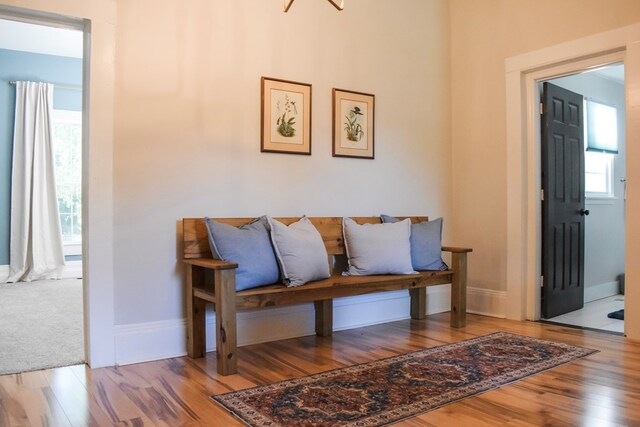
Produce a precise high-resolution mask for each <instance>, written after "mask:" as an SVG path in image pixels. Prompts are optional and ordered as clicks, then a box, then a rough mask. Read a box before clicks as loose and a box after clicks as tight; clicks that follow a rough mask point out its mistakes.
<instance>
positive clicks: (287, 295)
mask: <svg viewBox="0 0 640 427" xmlns="http://www.w3.org/2000/svg"><path fill="white" fill-rule="evenodd" d="M372 278H373V280H368V281H357V282H351V283H350V282H333V283H332V282H329V283H326V284H325V286H313V285H311V286H307V285H305V286H300V287H299V288H297V289H296V290H295V292H286V291H285V292H268V293H262V294H258V293H255V294H253V295H243V294H242V293H238V294H237V296H236V302H237V306H238V307H239V308H260V307H270V306H275V305H285V304H297V303H302V302H310V301H318V300H324V299H331V298H341V297H347V296H355V295H365V294H370V293H374V292H387V291H397V290H399V289H412V288H418V287H425V286H432V285H440V284H445V283H449V282H450V281H451V280H450V278H451V276H450V275H442V274H440V275H433V276H423V275H410V276H408V277H401V278H399V277H398V276H367V279H372ZM327 284H328V286H327Z"/></svg>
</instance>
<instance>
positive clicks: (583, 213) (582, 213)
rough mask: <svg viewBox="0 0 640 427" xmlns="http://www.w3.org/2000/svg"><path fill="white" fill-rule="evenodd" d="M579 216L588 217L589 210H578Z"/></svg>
mask: <svg viewBox="0 0 640 427" xmlns="http://www.w3.org/2000/svg"><path fill="white" fill-rule="evenodd" d="M580 215H582V216H585V215H589V209H580Z"/></svg>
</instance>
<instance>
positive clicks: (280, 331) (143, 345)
mask: <svg viewBox="0 0 640 427" xmlns="http://www.w3.org/2000/svg"><path fill="white" fill-rule="evenodd" d="M449 298H450V287H449V285H441V286H433V287H430V288H427V313H428V314H435V313H441V312H444V311H448V310H449V307H450V303H449ZM409 302H410V298H409V294H408V292H407V291H393V292H385V293H379V294H371V295H363V296H355V297H348V298H339V299H336V300H334V308H333V329H334V330H335V331H340V330H345V329H352V328H358V327H362V326H368V325H374V324H378V323H386V322H392V321H394V320H401V319H407V318H409ZM237 319H238V345H240V346H243V345H250V344H257V343H261V342H267V341H276V340H282V339H287V338H295V337H301V336H307V335H313V334H315V317H314V308H313V304H300V305H291V306H284V307H273V308H263V309H260V310H247V311H241V312H239V313H238V316H237ZM206 322H207V337H206V338H207V347H206V348H207V351H214V350H215V331H216V328H215V316H214V313H213V312H207V318H206ZM115 335H116V339H115V340H116V342H115V344H116V363H117V364H118V365H128V364H132V363H139V362H146V361H151V360H159V359H165V358H170V357H180V356H184V355H185V354H186V353H187V351H186V321H185V319H175V320H166V321H159V322H148V323H138V324H131V325H119V326H116V327H115Z"/></svg>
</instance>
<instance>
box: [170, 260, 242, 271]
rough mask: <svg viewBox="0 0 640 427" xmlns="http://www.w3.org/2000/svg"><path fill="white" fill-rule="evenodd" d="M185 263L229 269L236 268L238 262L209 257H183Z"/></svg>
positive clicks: (216, 268) (215, 268)
mask: <svg viewBox="0 0 640 427" xmlns="http://www.w3.org/2000/svg"><path fill="white" fill-rule="evenodd" d="M182 262H184V263H185V264H191V265H197V266H198V267H204V268H209V269H211V270H231V269H234V268H238V263H236V262H229V261H220V260H217V259H211V258H194V259H183V260H182Z"/></svg>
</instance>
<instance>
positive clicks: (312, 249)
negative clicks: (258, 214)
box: [267, 217, 331, 286]
mask: <svg viewBox="0 0 640 427" xmlns="http://www.w3.org/2000/svg"><path fill="white" fill-rule="evenodd" d="M267 220H268V221H269V226H270V228H271V240H272V241H273V247H274V249H275V252H276V258H277V259H278V263H279V264H280V269H281V271H282V276H283V278H284V282H285V283H286V284H287V286H300V285H304V284H305V283H308V282H311V281H313V280H322V279H326V278H327V277H329V275H330V274H331V272H330V271H329V258H328V256H327V249H326V247H325V246H324V242H323V241H322V236H321V235H320V233H318V230H317V229H316V227H315V226H314V225H313V224H312V223H311V221H310V220H309V218H307V217H302V218H301V219H300V220H299V221H297V222H294V223H293V224H290V225H289V226H288V227H287V226H286V225H284V224H283V223H281V222H279V221H276V220H275V219H273V218H270V217H267Z"/></svg>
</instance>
